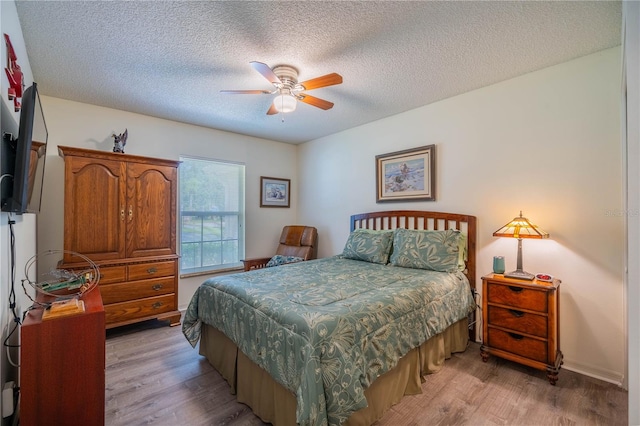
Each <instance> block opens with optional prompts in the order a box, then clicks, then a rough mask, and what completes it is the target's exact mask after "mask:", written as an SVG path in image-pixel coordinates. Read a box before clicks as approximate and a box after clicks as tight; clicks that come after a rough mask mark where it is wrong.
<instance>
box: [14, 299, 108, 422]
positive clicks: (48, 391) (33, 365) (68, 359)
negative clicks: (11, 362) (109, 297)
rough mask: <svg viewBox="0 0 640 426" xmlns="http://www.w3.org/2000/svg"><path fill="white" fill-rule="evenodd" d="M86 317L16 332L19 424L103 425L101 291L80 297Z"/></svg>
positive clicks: (37, 315)
mask: <svg viewBox="0 0 640 426" xmlns="http://www.w3.org/2000/svg"><path fill="white" fill-rule="evenodd" d="M82 300H83V301H84V304H85V312H84V313H80V314H75V315H70V316H66V317H59V318H51V319H46V320H42V312H43V310H42V309H36V310H32V311H30V312H29V313H28V314H27V316H26V318H25V321H24V323H23V324H22V328H21V349H20V424H21V425H22V426H31V425H44V424H55V425H84V426H87V425H89V426H90V425H104V407H105V315H104V308H103V306H102V298H101V297H100V289H99V288H98V287H95V288H94V289H92V290H90V291H88V292H87V293H85V294H84V295H83V297H82Z"/></svg>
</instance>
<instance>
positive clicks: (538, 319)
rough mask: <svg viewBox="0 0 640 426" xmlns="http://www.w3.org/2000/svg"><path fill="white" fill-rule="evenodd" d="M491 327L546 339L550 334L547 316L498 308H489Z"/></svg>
mask: <svg viewBox="0 0 640 426" xmlns="http://www.w3.org/2000/svg"><path fill="white" fill-rule="evenodd" d="M489 325H496V326H498V327H502V328H508V329H510V330H513V331H520V332H522V333H527V334H532V335H534V336H538V337H543V338H546V337H547V334H548V330H547V317H546V316H544V315H536V314H532V313H529V312H523V311H519V310H517V309H507V308H500V307H498V306H489Z"/></svg>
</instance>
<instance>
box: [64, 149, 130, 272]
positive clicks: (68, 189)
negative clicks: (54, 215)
mask: <svg viewBox="0 0 640 426" xmlns="http://www.w3.org/2000/svg"><path fill="white" fill-rule="evenodd" d="M69 163H70V167H67V169H66V171H65V173H66V175H67V176H66V181H67V182H71V184H68V185H65V209H66V210H71V211H72V213H71V214H65V234H64V239H65V243H64V246H65V247H73V251H75V252H78V253H81V254H83V255H85V256H87V257H89V258H90V259H92V260H94V261H98V260H108V259H117V258H122V257H123V256H124V255H125V239H124V235H125V226H126V223H125V221H124V218H123V216H122V211H121V210H122V206H124V202H125V195H126V185H125V182H124V179H125V169H124V168H123V167H122V163H120V162H117V161H102V162H101V163H96V162H95V161H93V160H91V159H89V158H72V159H71V160H70V162H69ZM78 260H79V259H78V258H77V257H76V256H72V255H71V254H65V261H67V262H77V261H78Z"/></svg>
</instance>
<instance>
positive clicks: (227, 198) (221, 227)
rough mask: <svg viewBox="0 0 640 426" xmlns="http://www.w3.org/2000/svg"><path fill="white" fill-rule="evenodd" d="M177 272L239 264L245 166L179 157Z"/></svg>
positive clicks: (242, 239) (242, 246)
mask: <svg viewBox="0 0 640 426" xmlns="http://www.w3.org/2000/svg"><path fill="white" fill-rule="evenodd" d="M180 161H182V164H180V167H179V169H178V170H179V173H180V181H179V182H180V273H181V274H190V273H197V272H206V271H214V270H216V269H223V268H230V267H234V266H240V265H241V264H242V262H241V261H240V259H242V258H243V257H244V165H243V164H237V163H231V162H224V161H214V160H206V159H201V158H189V157H180Z"/></svg>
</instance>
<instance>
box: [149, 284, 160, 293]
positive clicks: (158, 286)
mask: <svg viewBox="0 0 640 426" xmlns="http://www.w3.org/2000/svg"><path fill="white" fill-rule="evenodd" d="M151 288H152V289H154V290H155V291H160V290H161V289H162V284H156V285H154V286H153V287H151Z"/></svg>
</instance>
